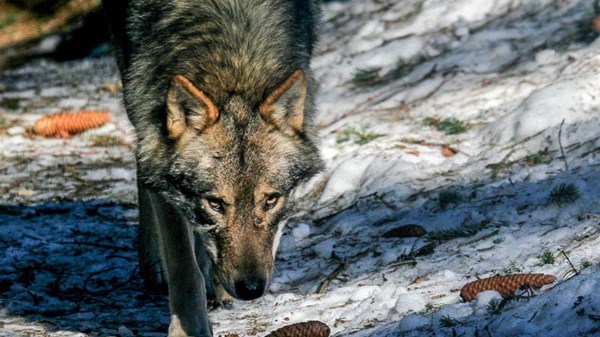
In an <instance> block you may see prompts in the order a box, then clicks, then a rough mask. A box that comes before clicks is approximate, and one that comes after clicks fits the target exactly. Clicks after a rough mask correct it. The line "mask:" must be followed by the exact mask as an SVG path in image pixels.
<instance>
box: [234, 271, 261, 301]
mask: <svg viewBox="0 0 600 337" xmlns="http://www.w3.org/2000/svg"><path fill="white" fill-rule="evenodd" d="M264 291H265V280H264V279H263V278H258V277H256V278H250V279H245V280H240V281H237V282H236V283H235V292H236V293H237V295H238V298H239V299H241V300H246V301H249V300H253V299H255V298H259V297H260V296H262V294H263V293H264Z"/></svg>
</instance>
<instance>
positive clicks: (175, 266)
mask: <svg viewBox="0 0 600 337" xmlns="http://www.w3.org/2000/svg"><path fill="white" fill-rule="evenodd" d="M138 188H140V191H139V193H140V209H143V211H144V212H150V213H151V214H152V215H153V216H151V217H150V216H145V217H144V218H145V219H146V220H148V219H150V220H151V221H154V224H153V225H154V226H151V227H154V228H156V230H157V232H158V240H157V241H158V244H159V245H160V253H161V257H162V260H163V263H164V266H165V269H166V276H167V283H168V288H169V307H170V309H171V324H170V326H169V337H187V336H190V337H191V336H193V337H211V336H212V331H211V328H210V323H209V321H208V312H207V307H206V290H205V287H204V277H203V276H202V273H201V272H200V269H199V268H198V264H197V263H196V260H195V257H194V249H193V241H192V235H191V231H190V229H189V226H188V225H187V224H186V222H185V220H183V219H182V218H181V217H180V216H179V215H178V213H177V211H176V210H175V209H173V207H171V206H170V205H169V204H168V203H166V202H165V201H164V200H162V198H161V197H160V196H159V195H157V194H156V193H154V192H151V191H150V190H148V189H147V188H145V187H144V186H142V184H139V187H138Z"/></svg>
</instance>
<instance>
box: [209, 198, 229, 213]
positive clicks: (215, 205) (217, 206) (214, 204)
mask: <svg viewBox="0 0 600 337" xmlns="http://www.w3.org/2000/svg"><path fill="white" fill-rule="evenodd" d="M206 202H207V203H208V206H209V207H210V208H212V209H213V211H215V212H219V213H221V214H222V213H224V212H225V207H224V206H223V202H222V201H221V200H219V199H216V198H208V199H206Z"/></svg>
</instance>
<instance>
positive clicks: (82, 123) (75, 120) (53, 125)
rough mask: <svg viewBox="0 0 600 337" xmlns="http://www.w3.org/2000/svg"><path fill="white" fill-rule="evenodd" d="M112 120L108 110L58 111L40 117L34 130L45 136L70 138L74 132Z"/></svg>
mask: <svg viewBox="0 0 600 337" xmlns="http://www.w3.org/2000/svg"><path fill="white" fill-rule="evenodd" d="M108 121H110V114H109V113H108V112H106V111H80V112H75V113H58V114H53V115H49V116H44V117H42V118H40V119H39V120H38V121H37V122H35V125H34V126H33V132H34V133H35V134H37V135H40V136H44V137H63V138H68V137H70V136H71V135H72V134H76V133H80V132H83V131H85V130H88V129H93V128H97V127H100V126H102V125H104V124H106V123H108Z"/></svg>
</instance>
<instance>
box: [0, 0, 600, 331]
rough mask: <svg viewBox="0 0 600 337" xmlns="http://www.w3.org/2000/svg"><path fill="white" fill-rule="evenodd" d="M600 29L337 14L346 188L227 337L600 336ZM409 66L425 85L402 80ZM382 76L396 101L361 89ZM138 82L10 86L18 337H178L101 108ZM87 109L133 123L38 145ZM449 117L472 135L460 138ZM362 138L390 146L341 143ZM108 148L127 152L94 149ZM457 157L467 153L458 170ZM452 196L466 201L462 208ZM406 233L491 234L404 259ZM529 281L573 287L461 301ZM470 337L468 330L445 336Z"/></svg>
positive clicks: (73, 71) (4, 158) (324, 127)
mask: <svg viewBox="0 0 600 337" xmlns="http://www.w3.org/2000/svg"><path fill="white" fill-rule="evenodd" d="M593 15H594V14H593V9H592V4H591V2H590V1H586V0H565V1H560V2H556V1H550V0H519V1H514V0H513V1H509V0H498V1H493V2H481V1H476V0H460V1H445V0H444V1H442V0H406V1H400V2H398V1H387V0H386V1H375V0H372V1H359V0H349V1H329V2H326V4H324V16H323V19H324V24H323V36H322V42H321V47H320V49H319V50H318V51H317V52H316V56H315V59H314V63H313V68H314V73H315V76H316V77H317V80H318V81H319V83H320V88H319V91H318V93H317V97H316V99H317V103H318V109H319V114H318V116H317V124H318V125H319V128H320V133H321V139H322V140H321V149H322V153H323V157H324V158H325V160H326V162H327V168H326V170H325V171H324V172H323V173H322V174H321V175H319V176H318V177H316V178H315V179H314V181H312V182H311V183H309V184H308V185H307V186H306V187H305V188H303V189H302V190H301V193H300V197H299V198H298V202H297V205H295V210H296V211H295V213H294V214H293V215H292V218H291V220H290V221H289V225H288V227H287V228H286V230H285V231H284V235H283V237H282V239H281V244H280V247H279V251H278V256H277V261H276V263H275V272H274V275H273V279H272V282H271V285H270V288H269V292H268V293H267V294H266V295H265V296H264V297H263V298H261V299H258V300H255V301H252V302H241V301H235V302H234V304H233V308H232V309H224V308H220V309H216V310H214V311H212V312H211V313H210V317H211V321H212V323H213V326H214V329H215V333H216V335H219V334H221V335H222V334H226V333H237V334H239V335H240V336H250V335H259V336H261V335H265V334H266V333H267V332H268V331H271V330H274V329H276V328H278V327H280V326H283V325H286V324H290V323H294V322H298V321H304V320H320V321H323V322H325V323H327V324H328V325H329V326H330V327H331V328H332V332H333V335H334V336H336V337H350V336H352V337H373V336H390V337H391V336H415V337H416V336H454V335H457V336H460V335H465V336H475V335H480V336H481V335H486V334H487V335H491V336H494V337H496V336H557V337H558V336H594V335H597V334H598V333H600V328H599V325H598V320H599V317H600V312H599V311H598V310H600V309H598V308H600V295H599V294H598V292H597V289H598V286H599V285H598V282H599V279H600V278H599V277H598V275H600V267H599V266H598V264H599V263H600V250H598V248H597V247H598V246H599V245H600V230H599V228H600V227H599V225H600V213H599V211H598V210H599V209H600V199H598V198H597V195H598V191H600V170H599V169H598V168H599V167H600V133H599V132H600V131H599V130H600V109H599V105H598V101H597V98H596V97H597V95H598V94H597V93H598V92H599V89H600V82H599V78H600V77H599V76H598V75H599V72H600V56H599V55H598V47H600V39H598V36H597V34H595V33H593V32H592V31H591V30H590V28H589V27H590V22H591V20H592V17H593ZM399 60H401V62H403V63H401V64H403V65H404V66H406V68H405V69H403V71H401V72H399V73H396V74H395V75H393V74H394V70H395V67H396V65H397V64H398V62H399ZM374 66H375V67H380V68H381V69H380V75H381V76H382V80H381V82H379V83H377V84H374V85H370V86H364V87H355V86H353V85H351V84H350V82H351V80H352V77H353V73H354V71H355V70H357V69H359V68H365V67H374ZM117 81H118V74H117V71H116V66H115V64H114V62H113V61H112V60H111V59H110V58H107V57H103V58H98V59H85V60H78V61H73V62H64V63H55V62H53V61H50V60H37V61H32V62H30V63H27V64H25V65H24V66H22V67H20V68H17V69H14V70H6V71H3V72H2V74H1V75H0V87H2V88H4V91H2V92H0V102H1V101H2V99H4V98H9V97H12V98H14V97H17V98H19V100H20V102H19V103H20V109H19V110H16V111H12V110H7V109H5V108H3V107H0V117H2V118H4V119H5V121H6V123H7V125H8V128H7V129H6V131H4V130H3V129H0V158H1V160H0V192H1V193H0V323H1V324H0V336H11V337H12V336H26V335H45V336H51V337H57V336H69V337H72V336H82V337H83V336H109V335H110V336H114V335H120V336H131V335H135V336H138V335H139V336H148V337H158V336H164V335H165V334H166V329H167V326H168V320H169V313H168V305H167V299H166V296H164V295H161V294H153V293H148V292H145V291H144V287H143V282H142V280H141V279H140V277H139V275H137V273H136V252H135V231H136V222H137V211H136V209H135V202H136V186H135V185H136V183H135V162H134V159H133V154H132V149H133V146H134V141H133V139H134V135H133V130H132V128H131V126H130V125H129V123H128V121H127V118H126V116H125V114H124V111H123V109H122V107H121V96H120V93H110V92H103V91H101V90H100V88H101V87H102V86H103V85H105V84H107V83H108V84H114V83H116V82H117ZM79 108H85V109H106V110H109V111H110V112H111V114H112V115H113V120H112V121H111V122H110V123H109V124H108V125H106V126H104V127H102V128H99V129H96V130H92V131H90V132H88V133H85V134H83V135H80V136H76V137H73V138H71V139H42V138H39V137H31V136H30V135H28V134H27V132H26V130H27V127H29V126H31V125H33V123H34V122H35V120H37V118H39V117H40V116H42V115H45V114H49V113H53V112H58V111H63V110H69V109H79ZM427 117H430V118H439V119H445V118H458V119H460V120H463V121H465V122H467V123H468V124H469V125H470V128H469V129H468V131H466V132H464V133H459V134H456V135H448V134H445V133H444V132H443V131H439V130H437V129H436V128H434V127H431V126H426V125H424V124H423V120H424V119H425V118H427ZM563 120H564V124H562V126H561V123H562V122H563ZM348 129H355V130H360V131H361V132H364V133H365V134H377V135H380V137H377V138H375V139H373V140H371V141H368V142H365V143H364V144H357V143H356V142H354V141H352V140H350V141H339V135H340V134H341V133H343V132H344V130H348ZM11 130H12V131H11ZM16 131H18V132H16ZM93 136H106V137H119V138H121V139H123V140H124V142H125V144H116V145H115V146H92V144H91V143H92V141H91V139H92V137H93ZM422 141H425V143H423V142H422ZM436 144H447V145H450V146H452V147H453V148H456V149H458V150H460V151H461V152H459V153H457V154H455V155H454V156H451V157H445V156H444V155H442V147H441V146H438V145H436ZM563 152H564V158H563ZM563 183H564V184H573V185H574V186H576V187H577V190H578V195H579V197H578V198H576V200H574V201H573V202H571V203H569V202H566V203H556V202H553V201H552V200H551V198H550V195H551V193H552V191H553V189H555V188H556V187H557V186H559V185H560V184H563ZM446 191H454V192H457V193H458V194H459V195H460V196H461V200H458V201H455V202H451V203H449V204H448V205H445V206H442V205H441V204H440V202H439V195H440V193H442V192H446ZM406 224H417V225H420V226H422V227H423V228H424V229H425V230H427V231H428V232H433V231H439V230H444V229H461V228H462V229H475V231H474V232H473V233H472V235H471V236H468V237H450V238H447V239H444V240H440V241H433V242H431V241H429V240H428V239H427V237H421V238H385V237H383V234H384V233H386V232H388V231H389V230H390V229H393V228H395V227H398V226H401V225H406ZM425 248H429V250H428V249H425ZM417 252H422V254H417ZM547 252H549V253H551V254H552V256H553V257H554V259H555V261H554V263H551V264H550V263H547V264H544V262H543V259H542V256H543V255H544V254H545V253H547ZM571 264H572V265H573V266H571ZM574 268H575V271H574ZM520 272H524V273H545V274H551V275H555V276H556V277H557V278H558V281H557V282H556V283H555V284H553V285H549V286H546V287H544V288H542V289H540V290H536V291H534V293H533V295H532V297H524V298H517V299H513V300H511V301H508V302H507V304H506V306H505V307H504V308H503V309H501V310H499V312H498V313H494V312H492V311H491V310H490V308H489V307H490V305H489V303H490V301H491V300H492V299H498V294H497V293H495V292H484V293H482V294H479V296H478V298H477V300H475V301H473V302H471V303H464V302H462V301H461V299H460V296H459V292H460V289H461V287H462V286H464V285H465V284H466V283H468V282H471V281H474V280H476V279H477V278H483V277H489V276H494V275H506V274H510V273H520ZM329 277H330V278H331V279H330V280H329V282H328V283H327V284H325V285H323V282H324V280H326V279H328V278H329ZM321 286H322V287H321ZM321 288H322V289H321ZM318 289H320V291H317V290H318ZM518 293H520V292H518ZM448 318H451V319H454V320H456V321H457V323H456V325H455V326H453V327H446V326H445V325H444V324H441V321H442V320H447V319H448ZM565 322H568V323H565Z"/></svg>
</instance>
